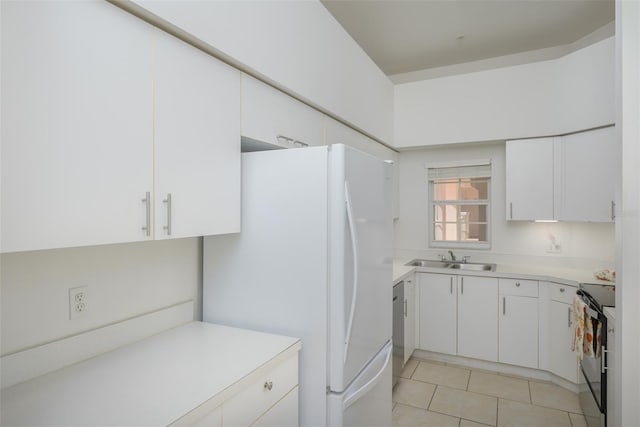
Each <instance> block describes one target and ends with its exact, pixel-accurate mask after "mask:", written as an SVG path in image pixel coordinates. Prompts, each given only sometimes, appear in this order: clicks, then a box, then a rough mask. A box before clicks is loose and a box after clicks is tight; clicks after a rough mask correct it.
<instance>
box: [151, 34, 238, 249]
mask: <svg viewBox="0 0 640 427" xmlns="http://www.w3.org/2000/svg"><path fill="white" fill-rule="evenodd" d="M156 33H157V41H156V73H155V116H154V117H155V120H154V130H155V132H154V137H155V158H154V159H155V162H154V164H155V168H154V174H155V190H156V192H155V198H154V208H155V209H154V212H155V238H156V239H167V238H178V237H192V236H205V235H212V234H221V233H231V232H239V231H240V138H239V135H240V114H239V111H240V72H239V71H237V70H234V69H233V68H231V67H229V66H227V65H226V64H223V63H222V62H220V61H217V60H215V59H214V58H212V57H211V56H209V55H207V54H205V53H204V52H202V51H200V50H198V49H196V48H194V47H192V46H190V45H187V44H186V43H184V42H182V41H181V40H178V39H176V38H175V37H172V36H170V35H169V34H166V33H164V32H162V31H159V30H157V31H156Z"/></svg>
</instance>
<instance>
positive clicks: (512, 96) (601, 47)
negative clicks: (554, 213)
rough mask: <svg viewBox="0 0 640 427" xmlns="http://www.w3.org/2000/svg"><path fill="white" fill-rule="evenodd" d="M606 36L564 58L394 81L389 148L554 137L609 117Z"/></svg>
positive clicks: (609, 44)
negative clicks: (393, 123) (428, 77)
mask: <svg viewBox="0 0 640 427" xmlns="http://www.w3.org/2000/svg"><path fill="white" fill-rule="evenodd" d="M614 54H615V49H614V39H613V38H608V39H605V40H602V41H600V42H598V43H595V44H593V45H591V46H588V47H586V48H583V49H580V50H578V51H575V52H573V53H571V54H569V55H566V56H564V57H561V58H558V59H554V60H549V61H543V62H535V63H530V64H524V65H518V66H513V67H505V68H497V69H493V70H487V71H480V72H475V73H469V74H462V75H455V76H449V77H441V78H434V79H429V80H422V81H418V82H413V83H404V84H399V85H396V86H395V100H394V102H395V118H394V120H395V129H394V132H395V141H394V144H395V146H396V147H418V146H428V145H438V144H447V143H457V142H471V141H495V140H505V139H514V138H523V137H533V136H545V135H559V134H563V133H568V132H573V131H577V130H583V129H589V128H592V127H597V126H601V125H606V124H611V123H614V121H615V109H614V70H615V60H614Z"/></svg>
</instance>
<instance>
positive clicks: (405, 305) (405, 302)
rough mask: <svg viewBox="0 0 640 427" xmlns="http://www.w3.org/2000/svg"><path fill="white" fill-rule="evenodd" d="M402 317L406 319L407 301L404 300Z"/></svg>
mask: <svg viewBox="0 0 640 427" xmlns="http://www.w3.org/2000/svg"><path fill="white" fill-rule="evenodd" d="M404 317H407V300H406V299H405V300H404Z"/></svg>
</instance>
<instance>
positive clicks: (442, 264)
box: [405, 259, 496, 271]
mask: <svg viewBox="0 0 640 427" xmlns="http://www.w3.org/2000/svg"><path fill="white" fill-rule="evenodd" d="M405 265H408V266H412V267H429V268H446V269H453V270H467V271H496V265H495V264H490V263H479V262H462V261H436V260H430V259H414V260H411V261H409V262H408V263H406V264H405Z"/></svg>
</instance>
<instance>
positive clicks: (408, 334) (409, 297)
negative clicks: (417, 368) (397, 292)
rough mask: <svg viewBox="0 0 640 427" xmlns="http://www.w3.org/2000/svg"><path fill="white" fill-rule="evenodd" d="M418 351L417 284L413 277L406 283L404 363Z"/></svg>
mask: <svg viewBox="0 0 640 427" xmlns="http://www.w3.org/2000/svg"><path fill="white" fill-rule="evenodd" d="M415 349H416V284H415V280H414V278H413V277H410V278H408V279H407V280H405V281H404V362H405V363H406V362H407V360H409V358H410V357H411V355H412V354H413V350H415Z"/></svg>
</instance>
